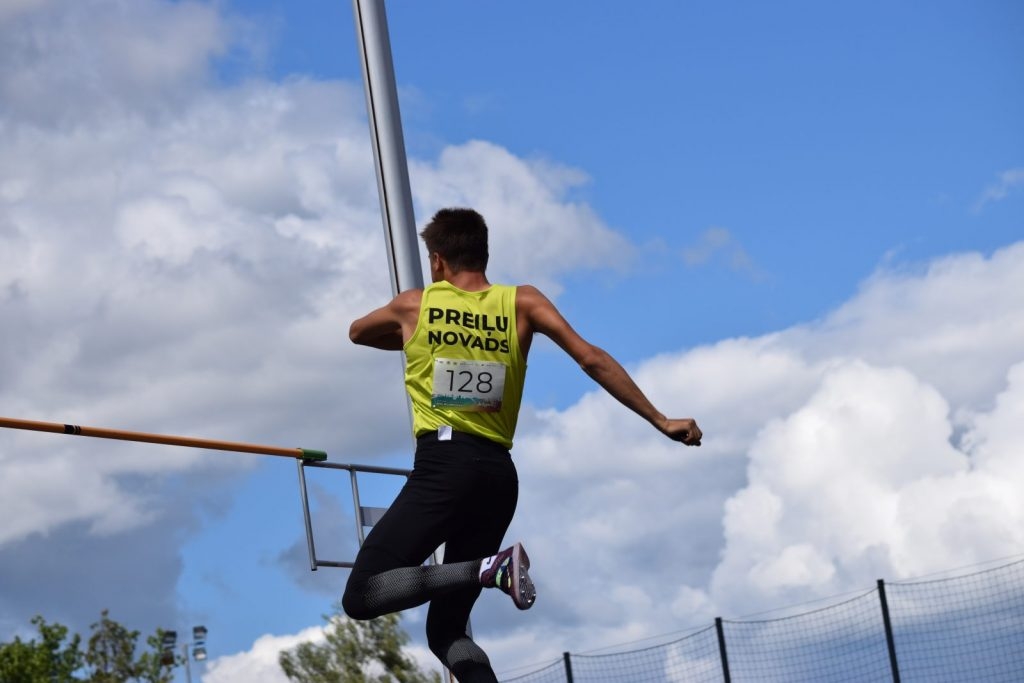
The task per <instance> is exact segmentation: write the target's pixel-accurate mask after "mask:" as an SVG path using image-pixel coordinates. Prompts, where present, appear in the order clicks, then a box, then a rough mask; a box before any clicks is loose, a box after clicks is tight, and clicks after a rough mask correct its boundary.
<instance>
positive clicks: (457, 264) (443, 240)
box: [420, 209, 488, 273]
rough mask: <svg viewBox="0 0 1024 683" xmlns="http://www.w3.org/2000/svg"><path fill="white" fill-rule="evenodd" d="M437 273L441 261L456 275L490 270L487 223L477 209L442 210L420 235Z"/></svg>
mask: <svg viewBox="0 0 1024 683" xmlns="http://www.w3.org/2000/svg"><path fill="white" fill-rule="evenodd" d="M420 237H422V238H423V242H424V243H425V244H426V245H427V252H428V254H429V256H430V271H431V273H435V270H436V268H435V267H436V266H437V264H436V263H435V260H436V259H437V257H438V256H439V257H441V258H442V259H444V261H445V263H447V264H448V269H449V270H450V271H451V272H452V273H459V272H461V271H464V270H469V271H474V272H479V273H482V272H484V271H485V270H487V258H488V252H487V223H485V222H484V217H483V216H481V215H480V214H478V213H477V212H476V211H474V210H473V209H441V210H440V211H438V212H437V213H436V214H434V217H433V218H432V219H431V220H430V223H428V224H427V227H426V228H424V229H423V232H421V233H420Z"/></svg>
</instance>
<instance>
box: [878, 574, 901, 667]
mask: <svg viewBox="0 0 1024 683" xmlns="http://www.w3.org/2000/svg"><path fill="white" fill-rule="evenodd" d="M878 600H879V601H880V602H881V603H882V623H883V624H884V625H885V644H886V645H887V646H888V647H889V668H890V669H891V670H892V680H893V683H900V667H899V664H898V663H897V662H896V640H895V639H894V638H893V635H892V621H891V620H890V619H889V600H888V599H887V598H886V597H885V581H883V580H882V579H879V580H878Z"/></svg>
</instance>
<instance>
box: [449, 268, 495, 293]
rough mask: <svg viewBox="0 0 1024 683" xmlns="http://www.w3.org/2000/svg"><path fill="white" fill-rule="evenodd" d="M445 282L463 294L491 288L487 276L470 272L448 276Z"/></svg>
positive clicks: (463, 271) (464, 271) (460, 272)
mask: <svg viewBox="0 0 1024 683" xmlns="http://www.w3.org/2000/svg"><path fill="white" fill-rule="evenodd" d="M445 280H447V281H448V282H449V283H451V284H452V285H455V286H456V287H458V288H459V289H461V290H463V291H465V292H479V291H481V290H484V289H487V288H488V287H490V286H491V283H490V282H488V281H487V275H485V274H484V273H482V272H479V271H472V270H462V271H459V272H458V273H451V274H448V275H447V276H446V277H445Z"/></svg>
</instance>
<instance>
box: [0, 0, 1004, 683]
mask: <svg viewBox="0 0 1024 683" xmlns="http://www.w3.org/2000/svg"><path fill="white" fill-rule="evenodd" d="M388 11H389V14H388V18H389V23H390V29H391V41H392V46H393V52H394V62H395V67H396V75H397V80H398V85H399V95H400V103H401V108H402V118H403V124H404V129H405V140H406V146H407V149H408V152H409V158H410V167H411V174H412V185H413V188H412V189H413V195H414V201H415V205H416V213H417V220H418V222H419V223H420V224H422V223H423V222H425V221H426V220H427V219H428V218H429V215H430V214H431V213H433V211H435V210H436V209H437V208H440V207H441V206H445V205H448V204H465V205H472V206H475V207H477V208H479V209H480V210H481V211H482V212H483V213H484V215H485V216H486V217H487V219H488V221H489V223H490V225H491V229H492V275H493V277H494V278H495V279H499V280H506V281H512V282H535V283H539V284H540V285H541V286H542V288H543V289H544V290H545V291H547V292H548V293H549V294H550V295H551V296H552V297H553V298H554V299H555V300H556V302H557V303H558V305H559V306H560V308H561V309H562V311H563V312H564V313H565V314H566V316H567V317H568V318H569V320H570V321H571V322H572V323H573V324H574V326H575V327H576V328H577V329H578V330H579V331H580V332H581V333H583V334H584V336H586V337H587V338H588V339H590V340H591V341H593V342H594V343H597V344H599V345H601V346H603V347H605V348H606V349H608V350H609V351H610V352H612V353H613V354H614V355H615V356H616V357H617V358H619V359H620V360H621V361H622V362H623V363H624V364H625V365H626V366H627V367H629V368H630V370H631V371H633V372H634V373H635V376H636V377H637V379H638V382H639V383H640V385H641V386H642V387H643V388H644V389H645V390H646V391H648V393H649V394H650V395H651V397H652V399H653V400H654V401H655V402H656V404H657V405H659V407H660V408H661V409H662V410H663V411H664V412H667V413H672V414H679V415H692V416H693V417H696V418H697V419H698V420H699V421H700V422H701V424H702V426H703V428H704V431H705V433H706V434H707V440H706V443H705V445H704V446H703V447H702V448H701V450H700V451H699V452H694V451H690V450H687V451H679V449H673V448H671V445H669V444H663V443H661V441H660V440H659V439H658V436H657V435H656V434H654V433H653V431H652V430H650V429H649V428H648V427H647V426H646V425H645V424H644V423H643V422H642V421H640V420H638V419H637V418H635V417H634V416H632V415H630V414H629V413H628V412H627V411H625V410H624V409H622V408H621V407H620V406H617V405H615V404H614V402H613V401H610V400H608V399H607V397H603V396H601V395H600V394H598V393H594V389H595V388H594V386H593V385H592V383H591V382H590V380H589V379H587V378H586V377H585V376H584V375H583V374H582V373H581V372H580V371H579V370H578V369H577V368H576V367H574V365H573V364H572V363H571V361H569V360H568V359H567V358H566V357H564V355H562V354H561V353H560V352H559V351H557V349H555V348H554V347H553V346H552V345H550V344H539V345H537V346H535V348H534V351H533V354H532V355H531V358H530V367H531V374H530V377H529V379H528V381H527V394H526V400H525V403H526V407H525V409H524V414H523V419H522V422H521V426H520V432H519V435H518V439H517V448H516V450H515V455H516V458H517V463H518V466H519V468H520V477H521V480H522V481H523V491H524V492H523V496H522V499H521V502H520V508H519V513H517V519H516V521H515V522H514V524H513V529H512V530H510V537H511V536H517V537H522V538H523V539H524V540H525V541H526V542H527V545H528V547H530V548H531V551H530V552H531V557H534V558H535V562H536V564H538V565H539V566H540V567H544V568H545V569H546V574H542V576H543V578H541V579H540V581H541V583H540V584H539V585H540V589H541V602H540V603H539V604H538V606H537V609H536V610H534V611H531V612H530V613H529V614H528V615H523V616H522V617H520V616H518V615H516V617H515V618H516V619H517V620H519V621H517V622H514V624H515V625H514V626H513V627H512V628H509V627H508V626H507V624H508V623H509V614H510V613H508V612H506V611H503V609H505V608H507V607H508V606H507V605H505V604H503V603H500V601H497V600H484V601H482V602H481V605H480V608H479V609H478V611H477V612H475V613H474V623H475V624H476V627H477V632H478V633H479V634H480V635H481V638H482V639H483V640H484V642H485V646H486V647H487V648H488V650H489V651H490V652H491V653H492V658H493V659H494V660H495V662H496V664H497V666H498V668H499V670H500V669H502V667H504V668H506V669H507V668H511V667H512V666H517V665H519V664H522V663H524V662H523V655H522V652H523V650H524V648H526V649H527V650H528V651H530V652H533V653H535V654H536V661H543V660H544V659H545V658H546V657H548V656H549V655H551V656H557V654H558V653H560V652H562V651H563V650H573V651H580V650H588V649H595V648H598V647H605V646H608V645H614V644H616V643H620V642H628V641H632V640H635V639H637V638H646V637H649V636H654V635H657V634H659V633H668V632H674V631H679V630H681V629H684V628H689V627H692V626H701V625H704V624H705V623H707V622H708V620H709V619H710V618H712V617H713V616H715V615H719V614H720V615H723V616H738V615H742V614H748V613H751V612H755V611H758V610H761V609H767V608H771V607H776V606H780V605H785V604H792V603H795V602H803V601H805V600H808V599H817V598H820V597H823V596H828V595H835V594H838V593H841V592H843V591H846V590H856V589H861V588H869V587H870V586H871V585H873V582H874V580H875V579H876V578H879V577H885V578H893V579H896V578H900V577H907V576H916V575H920V574H923V573H929V572H934V571H941V570H944V569H950V568H953V567H958V566H963V565H967V564H971V563H973V562H981V561H986V560H990V559H993V558H996V557H1005V556H1012V555H1017V554H1020V553H1024V536H1022V532H1021V531H1020V529H1021V528H1024V503H1022V501H1021V497H1020V495H1019V493H1017V491H1019V490H1024V489H1022V487H1024V471H1022V470H1021V467H1020V465H1019V458H1017V457H1015V456H1014V455H1013V454H1014V453H1018V452H1019V447H1020V446H1021V445H1024V434H1022V433H1021V431H1020V428H1019V427H1018V426H1016V425H1018V424H1019V423H1022V421H1021V420H1020V419H1019V416H1020V414H1021V412H1020V411H1021V410H1022V408H1021V405H1022V404H1021V402H1020V401H1021V397H1022V396H1024V370H1022V368H1024V366H1022V362H1024V353H1022V352H1021V350H1020V349H1022V348H1024V299H1022V297H1020V295H1019V292H1020V291H1021V287H1022V286H1024V284H1022V283H1024V246H1022V243H1021V239H1022V237H1024V225H1022V220H1021V219H1022V217H1024V128H1022V126H1021V125H1020V122H1021V121H1024V81H1022V79H1021V77H1020V76H1021V73H1022V69H1024V42H1022V41H1021V40H1020V36H1021V35H1022V32H1024V9H1022V8H1021V7H1020V6H1019V5H1018V4H1017V3H1012V2H984V3H978V2H939V3H932V4H929V5H928V7H927V8H922V7H921V6H920V5H917V4H915V3H905V2H889V3H881V2H858V3H827V4H822V3H809V2H782V3H771V4H770V5H766V4H764V3H730V4H723V3H689V2H688V3H676V2H650V3H640V4H639V6H638V4H637V3H634V4H632V5H629V4H626V3H604V2H599V3H595V2H587V3H584V2H564V3H541V2H524V3H516V4H514V5H500V6H499V5H496V4H489V3H473V2H468V1H459V2H454V1H453V2H447V3H440V4H427V3H391V4H390V5H389V6H388ZM0 45H2V46H3V47H2V48H0V65H3V66H0V104H2V107H0V159H2V161H0V292H3V296H2V297H0V325H2V326H3V329H4V330H7V331H8V332H7V333H5V335H4V342H3V343H2V344H0V369H2V371H3V372H2V376H3V377H4V379H3V380H2V381H0V406H3V407H2V409H0V414H4V415H7V416H12V417H22V418H27V419H40V420H53V421H60V422H76V423H80V424H86V425H89V424H93V425H97V426H109V427H120V428H125V429H139V430H146V431H155V432H169V433H184V434H192V435H196V436H208V437H211V438H224V439H231V440H248V441H257V442H266V443H274V444H281V445H297V446H304V447H311V448H323V449H326V450H328V451H329V452H330V453H331V456H332V459H333V460H336V461H341V462H366V463H375V464H387V465H392V466H408V465H409V463H410V457H409V448H410V440H409V438H408V434H407V429H408V414H407V412H406V408H405V405H404V400H403V397H402V394H401V386H400V375H399V371H400V368H399V364H398V359H397V358H395V357H389V356H387V355H386V354H381V353H374V352H373V351H372V350H366V349H356V348H353V347H352V346H351V345H350V344H349V343H348V341H347V335H346V330H347V326H348V323H349V322H350V321H351V319H352V318H353V317H355V316H357V315H360V314H361V313H363V312H365V311H366V310H368V309H369V308H371V307H375V306H377V305H380V304H381V303H383V302H384V301H385V300H386V299H387V296H388V293H389V290H388V283H387V273H386V270H384V269H385V258H384V246H383V239H382V234H381V228H380V217H379V212H378V206H377V197H376V187H375V181H374V178H373V171H372V165H371V164H372V162H371V158H370V149H369V141H368V135H369V134H368V128H367V125H366V121H365V104H364V102H363V91H362V84H361V80H360V79H361V73H360V70H359V64H358V55H357V48H356V44H355V31H354V28H353V25H352V10H351V6H350V4H349V3H345V2H326V1H310V2H303V3H292V2H271V1H269V0H268V1H255V0H253V1H249V0H245V1H243V0H230V1H227V0H226V1H223V2H217V3H206V2H168V1H166V0H137V2H134V3H128V4H125V3H119V2H115V1H114V0H79V1H78V2H72V1H71V0H23V1H22V2H15V3H8V4H5V5H2V6H0ZM41 46H49V48H48V49H41ZM83 441H85V440H81V439H79V440H73V439H65V438H64V437H57V436H52V435H28V434H12V433H4V434H0V472H2V473H3V474H2V476H0V482H2V483H0V501H3V502H2V503H0V512H2V513H3V518H4V519H7V520H9V521H8V522H7V523H5V524H4V525H3V526H0V531H2V533H0V566H3V567H6V569H3V570H0V614H3V615H7V616H5V617H4V618H2V619H0V631H2V632H3V633H4V634H5V635H6V634H11V633H16V632H24V629H25V628H27V625H28V621H29V619H30V618H31V616H32V615H33V614H35V613H37V612H41V613H43V614H44V615H46V616H47V617H48V618H51V619H56V620H64V621H65V623H71V624H73V625H78V626H79V627H80V628H83V629H84V628H87V626H88V623H90V620H91V619H95V615H97V614H98V613H99V611H100V610H101V609H103V608H105V607H109V608H110V609H111V611H112V616H114V617H115V618H118V617H119V616H121V617H122V618H123V619H125V620H126V621H128V620H131V621H132V626H133V627H135V628H140V629H143V630H146V629H150V628H153V627H155V626H158V625H162V626H171V625H172V624H171V623H169V622H174V623H175V624H176V625H177V626H178V630H179V631H185V630H187V629H188V628H189V627H190V626H191V625H192V624H193V623H205V624H206V625H207V626H208V627H209V629H210V635H209V645H210V652H211V658H212V659H213V660H214V661H213V662H211V664H210V666H209V669H208V671H207V675H206V679H207V680H209V681H212V682H213V683H217V682H218V681H222V680H232V676H234V678H235V679H236V680H237V679H238V678H239V677H240V676H243V674H242V673H239V672H242V671H245V672H246V673H245V674H244V676H245V677H246V679H247V680H253V681H257V682H258V683H261V682H263V681H268V682H269V681H273V680H278V679H275V678H273V677H272V676H273V673H268V671H269V669H267V666H263V668H260V666H261V665H259V664H258V663H259V662H260V661H263V660H261V659H260V657H261V656H265V655H266V653H267V652H271V651H273V650H274V648H275V647H280V646H282V644H286V643H293V642H297V641H296V638H297V637H298V634H300V633H302V634H306V635H307V636H308V635H309V633H312V632H307V629H310V628H312V627H315V626H317V625H318V624H319V623H320V615H321V614H323V613H325V612H328V611H329V610H330V607H331V602H332V600H333V599H334V597H335V596H337V595H338V594H339V593H340V591H341V589H342V587H343V585H344V580H345V572H343V571H339V570H332V569H322V570H320V571H319V572H316V573H315V574H314V573H311V572H309V570H308V566H307V562H306V556H305V552H306V551H305V546H304V540H303V533H302V526H301V517H300V508H299V500H298V493H297V485H296V481H295V471H294V470H295V467H294V464H293V463H291V462H289V461H287V460H279V459H271V458H267V459H260V458H255V457H251V456H242V455H234V454H211V453H197V452H193V451H184V450H177V449H161V448H157V447H148V446H146V447H143V446H131V445H125V444H116V445H109V444H103V443H100V444H96V443H93V442H87V443H83ZM27 452H32V453H36V454H37V459H36V460H34V461H32V463H31V464H30V463H29V462H28V461H27V460H26V458H25V457H24V454H25V453H27ZM310 485H311V495H312V497H313V500H314V505H315V507H316V512H315V518H316V520H317V522H318V528H317V534H318V552H320V554H322V555H323V556H330V555H338V556H344V555H346V554H349V553H351V552H352V550H353V548H354V539H353V538H352V536H353V533H352V521H351V518H350V517H349V516H348V515H349V507H350V503H349V490H348V483H347V478H346V477H345V476H344V475H343V474H340V473H322V472H317V473H315V474H314V475H312V476H311V477H310ZM393 489H394V486H393V482H385V481H381V480H379V479H372V478H371V479H368V480H367V483H366V491H365V492H364V499H367V498H369V499H370V502H371V503H372V504H381V505H383V504H386V502H387V500H388V499H389V497H390V496H391V495H392V494H393ZM822 492H825V493H822ZM652 517H653V518H654V519H653V521H652ZM810 520H822V523H821V524H818V525H816V524H813V523H811V521H810ZM533 548H536V550H534V549H533ZM83 552H84V553H89V555H90V557H89V559H88V562H85V563H84V565H81V564H78V563H76V561H75V557H76V555H80V554H81V553H83ZM583 556H586V557H588V558H590V559H589V565H590V567H591V568H592V572H593V576H592V577H591V578H590V579H588V580H586V581H577V580H575V579H574V578H573V577H575V576H576V573H575V570H574V567H575V566H576V563H578V562H579V561H580V558H581V557H583ZM623 558H625V559H623ZM43 567H45V570H44V569H43ZM77 585H84V586H87V587H88V589H87V590H83V591H75V590H72V589H71V588H69V587H70V586H77ZM54 586H62V588H60V589H59V590H58V589H55V588H54ZM488 597H489V596H485V598H488ZM545 602H546V604H545ZM421 612H422V611H413V612H412V613H410V614H409V615H407V621H406V625H407V628H408V630H409V631H410V633H412V634H413V635H414V636H415V637H416V638H417V641H416V642H417V643H421V642H422V639H421V634H420V631H421V630H422V619H423V615H422V613H421ZM264 636H266V637H267V639H265V640H263V641H260V640H259V639H260V638H261V637H264ZM416 647H419V648H420V650H419V652H420V653H421V654H422V646H421V645H419V644H417V645H416ZM427 661H429V660H427ZM271 664H272V658H271ZM232 667H236V668H234V669H233V668H232ZM245 667H250V668H248V669H246V668H245ZM272 668H273V667H272V665H271V666H270V669H272ZM232 672H233V673H232Z"/></svg>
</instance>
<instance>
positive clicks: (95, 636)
mask: <svg viewBox="0 0 1024 683" xmlns="http://www.w3.org/2000/svg"><path fill="white" fill-rule="evenodd" d="M32 624H33V625H34V626H35V627H36V630H37V631H38V633H39V637H38V639H36V638H33V639H32V640H28V641H23V640H21V638H17V637H16V638H15V639H14V640H13V641H12V642H9V643H0V683H82V682H87V683H129V682H131V683H171V681H172V680H173V669H174V667H175V666H177V665H178V664H180V661H179V660H178V658H177V657H176V658H175V661H174V663H173V664H170V665H166V664H162V663H161V660H160V652H161V649H160V642H161V638H162V636H163V633H162V632H161V631H159V630H158V631H157V632H156V634H155V635H152V636H150V637H149V638H147V639H146V645H147V647H148V649H147V650H145V651H143V652H141V653H139V654H138V655H136V649H137V643H138V639H139V632H138V631H131V630H129V629H127V628H125V627H124V626H122V625H121V624H119V623H118V622H116V621H114V620H113V619H111V618H110V617H109V616H108V613H107V611H106V610H104V611H103V612H102V613H101V615H100V620H99V621H98V622H96V623H94V624H92V626H91V627H90V631H91V635H90V636H89V640H88V643H87V646H86V648H85V649H84V650H83V649H82V637H81V636H80V635H78V634H77V633H75V634H69V630H68V628H67V627H66V626H63V625H61V624H57V623H54V624H48V623H47V622H46V620H45V619H44V618H43V617H41V616H37V617H35V618H34V619H32Z"/></svg>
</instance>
